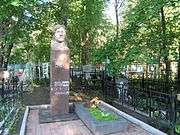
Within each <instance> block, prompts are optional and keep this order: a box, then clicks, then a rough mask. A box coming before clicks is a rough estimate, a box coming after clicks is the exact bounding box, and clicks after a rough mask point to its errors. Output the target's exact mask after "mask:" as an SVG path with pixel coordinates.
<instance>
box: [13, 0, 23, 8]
mask: <svg viewBox="0 0 180 135" xmlns="http://www.w3.org/2000/svg"><path fill="white" fill-rule="evenodd" d="M11 5H13V6H15V7H19V6H20V5H21V3H20V1H19V0H14V1H12V2H11Z"/></svg>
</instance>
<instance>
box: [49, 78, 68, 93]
mask: <svg viewBox="0 0 180 135" xmlns="http://www.w3.org/2000/svg"><path fill="white" fill-rule="evenodd" d="M52 90H53V91H54V94H55V95H68V94H69V81H56V82H54V86H53V87H52Z"/></svg>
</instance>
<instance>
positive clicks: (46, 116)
mask: <svg viewBox="0 0 180 135" xmlns="http://www.w3.org/2000/svg"><path fill="white" fill-rule="evenodd" d="M78 119H79V117H78V116H77V115H76V113H74V107H73V105H72V104H70V106H69V113H68V114H58V115H54V114H53V115H52V113H51V108H50V107H48V108H39V123H40V124H42V123H51V122H58V121H72V120H78Z"/></svg>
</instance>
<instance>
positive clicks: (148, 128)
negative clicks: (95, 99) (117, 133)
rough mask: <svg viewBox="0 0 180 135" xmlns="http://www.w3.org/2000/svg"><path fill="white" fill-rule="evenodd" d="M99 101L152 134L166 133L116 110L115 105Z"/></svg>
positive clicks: (164, 134) (160, 134)
mask: <svg viewBox="0 0 180 135" xmlns="http://www.w3.org/2000/svg"><path fill="white" fill-rule="evenodd" d="M100 103H101V104H102V105H106V106H109V109H111V110H114V111H115V112H117V113H118V114H119V115H120V116H122V117H124V118H125V119H127V120H129V121H130V122H132V123H134V124H136V125H138V126H139V127H141V128H143V129H144V130H146V131H148V132H149V133H151V134H153V135H167V134H166V133H164V132H162V131H160V130H158V129H156V128H154V127H152V126H150V125H148V124H146V123H144V122H142V121H140V120H138V119H136V118H134V117H132V116H130V115H128V114H126V113H124V112H122V111H120V110H118V109H116V108H115V107H113V106H111V105H109V104H107V103H105V102H103V101H100Z"/></svg>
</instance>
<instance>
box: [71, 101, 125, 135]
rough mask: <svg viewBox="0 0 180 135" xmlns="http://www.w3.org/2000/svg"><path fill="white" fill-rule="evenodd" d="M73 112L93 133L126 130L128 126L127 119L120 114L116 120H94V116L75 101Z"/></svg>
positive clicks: (99, 133)
mask: <svg viewBox="0 0 180 135" xmlns="http://www.w3.org/2000/svg"><path fill="white" fill-rule="evenodd" d="M103 109H105V107H104V106H103ZM75 112H76V114H77V115H78V116H79V118H80V119H81V120H82V121H83V122H84V123H85V124H86V126H87V127H88V128H89V129H90V130H91V131H92V133H93V134H95V135H104V134H110V133H116V132H120V131H126V130H127V128H128V121H127V120H125V119H124V118H122V117H120V116H119V119H118V120H112V121H99V120H96V119H95V118H94V117H92V115H91V114H90V113H89V112H87V111H86V110H85V108H84V106H83V104H82V103H75ZM111 113H112V112H111Z"/></svg>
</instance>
